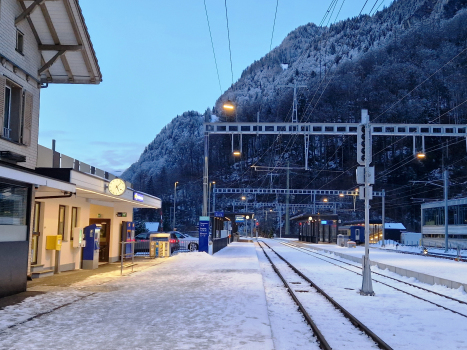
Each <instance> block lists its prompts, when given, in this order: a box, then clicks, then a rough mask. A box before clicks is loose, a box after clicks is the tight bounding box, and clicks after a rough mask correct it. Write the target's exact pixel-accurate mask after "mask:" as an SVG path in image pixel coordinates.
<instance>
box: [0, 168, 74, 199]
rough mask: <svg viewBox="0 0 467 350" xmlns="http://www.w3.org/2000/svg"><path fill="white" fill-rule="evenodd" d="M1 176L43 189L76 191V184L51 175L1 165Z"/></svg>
mask: <svg viewBox="0 0 467 350" xmlns="http://www.w3.org/2000/svg"><path fill="white" fill-rule="evenodd" d="M0 177H3V178H5V179H9V180H13V181H18V182H24V183H27V184H31V185H34V186H36V187H38V188H39V189H41V190H46V189H50V190H51V191H53V192H56V191H57V190H59V191H63V192H71V193H74V192H76V186H75V185H74V184H72V183H69V182H65V181H60V180H56V179H52V178H50V177H46V176H42V175H37V174H33V173H30V172H28V171H23V170H19V169H14V168H10V167H6V166H2V165H0Z"/></svg>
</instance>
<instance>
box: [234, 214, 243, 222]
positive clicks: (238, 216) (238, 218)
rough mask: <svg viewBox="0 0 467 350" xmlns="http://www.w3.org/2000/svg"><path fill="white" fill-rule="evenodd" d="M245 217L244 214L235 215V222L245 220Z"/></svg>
mask: <svg viewBox="0 0 467 350" xmlns="http://www.w3.org/2000/svg"><path fill="white" fill-rule="evenodd" d="M244 221H245V217H244V216H243V215H235V222H244Z"/></svg>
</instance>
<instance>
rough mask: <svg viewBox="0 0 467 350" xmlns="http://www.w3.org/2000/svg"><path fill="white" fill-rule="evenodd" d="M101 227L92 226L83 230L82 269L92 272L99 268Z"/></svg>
mask: <svg viewBox="0 0 467 350" xmlns="http://www.w3.org/2000/svg"><path fill="white" fill-rule="evenodd" d="M100 234H101V225H98V224H93V225H89V226H86V227H85V228H84V240H85V241H86V246H85V247H84V248H83V269H84V270H93V269H97V268H98V266H99V248H100Z"/></svg>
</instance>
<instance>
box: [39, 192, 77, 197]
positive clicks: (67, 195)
mask: <svg viewBox="0 0 467 350" xmlns="http://www.w3.org/2000/svg"><path fill="white" fill-rule="evenodd" d="M73 194H74V193H73V192H64V195H63V196H44V197H35V198H34V199H52V198H70V197H71V196H72V195H73Z"/></svg>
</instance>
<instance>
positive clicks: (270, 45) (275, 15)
mask: <svg viewBox="0 0 467 350" xmlns="http://www.w3.org/2000/svg"><path fill="white" fill-rule="evenodd" d="M278 6H279V0H277V1H276V12H275V13H274V24H273V25H272V34H271V44H269V51H271V49H272V38H273V37H274V28H275V27H276V18H277V7H278Z"/></svg>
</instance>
